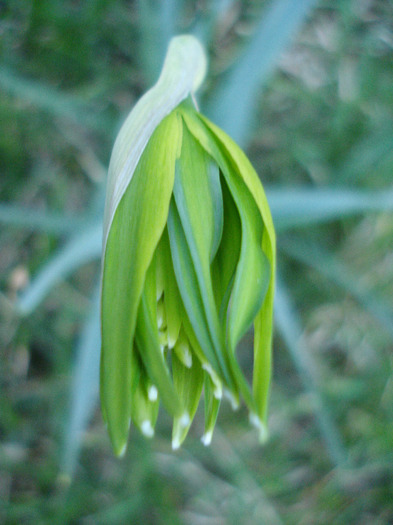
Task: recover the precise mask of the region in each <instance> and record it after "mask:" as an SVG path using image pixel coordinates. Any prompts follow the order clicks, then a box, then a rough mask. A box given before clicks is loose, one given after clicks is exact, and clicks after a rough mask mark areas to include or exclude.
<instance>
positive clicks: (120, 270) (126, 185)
mask: <svg viewBox="0 0 393 525" xmlns="http://www.w3.org/2000/svg"><path fill="white" fill-rule="evenodd" d="M205 69H206V60H205V57H204V54H203V50H202V48H201V46H200V44H199V43H198V42H197V41H196V39H194V38H193V37H190V36H181V37H176V38H175V39H173V40H172V42H171V44H170V47H169V50H168V55H167V58H166V61H165V63H164V68H163V72H162V74H161V76H160V79H159V81H158V82H157V84H156V86H155V87H153V88H152V89H151V90H150V91H149V92H148V93H147V94H146V95H145V96H144V97H143V98H142V99H141V100H140V102H139V103H138V104H137V105H136V107H135V108H134V110H133V111H132V112H131V114H130V116H129V117H128V119H127V120H126V122H125V124H124V125H123V128H122V129H121V131H120V133H119V136H118V138H117V140H116V143H115V146H114V150H113V153H112V157H111V162H110V167H109V181H108V190H107V201H106V212H105V221H104V248H103V263H102V293H101V297H102V303H101V306H102V308H101V324H102V353H101V402H102V409H103V414H104V418H105V420H106V422H107V425H108V430H109V435H110V438H111V441H112V445H113V447H114V450H115V452H116V453H117V454H119V455H120V454H122V453H123V452H124V450H125V448H126V443H127V439H128V433H129V425H130V422H131V421H133V423H134V424H135V425H136V426H137V427H138V428H139V430H140V431H141V432H142V433H143V434H144V435H145V436H147V437H151V436H152V435H153V434H154V427H155V423H156V419H157V414H158V406H159V403H162V405H163V406H164V407H165V409H166V410H167V411H168V412H169V413H170V414H171V416H172V417H173V435H172V446H173V448H174V449H176V448H178V447H179V446H180V444H181V443H182V441H183V440H184V438H185V437H186V435H187V432H188V429H189V427H190V425H191V422H192V419H193V417H194V415H195V412H196V409H197V407H198V404H199V401H200V398H201V396H202V395H203V397H204V409H205V433H204V435H203V437H202V441H203V443H204V444H206V445H207V444H209V443H210V441H211V439H212V435H213V429H214V425H215V422H216V418H217V413H218V409H219V405H220V402H221V398H222V397H223V394H224V395H225V396H226V397H228V398H229V399H230V401H231V403H232V405H233V407H234V408H236V407H237V406H239V404H240V402H241V400H243V401H244V402H245V404H246V406H247V408H248V410H249V413H250V421H251V422H252V423H253V424H255V425H256V426H257V427H258V429H259V432H260V436H261V439H263V438H264V436H265V435H266V426H265V423H266V414H267V398H268V389H269V380H270V368H271V340H272V307H273V294H274V271H275V234H274V228H273V222H272V218H271V215H270V211H269V207H268V204H267V201H266V197H265V194H264V191H263V188H262V185H261V183H260V180H259V178H258V176H257V174H256V173H255V171H254V169H253V168H252V166H251V164H250V163H249V161H248V160H247V158H246V156H245V155H244V153H243V152H242V151H241V150H240V148H239V147H238V146H237V145H236V144H235V143H234V142H233V141H232V140H231V139H230V138H229V137H228V136H227V135H226V134H225V133H224V132H223V131H222V130H220V129H219V128H217V127H216V126H215V125H214V124H212V123H211V122H210V121H208V120H207V119H206V118H205V117H203V116H202V115H201V114H200V113H199V112H198V111H196V109H195V108H194V105H193V103H192V95H193V92H194V91H195V90H196V89H197V88H198V86H199V84H200V83H201V82H202V80H203V76H204V74H205ZM252 323H254V367H253V378H252V387H250V386H249V384H248V381H247V380H246V378H245V376H244V373H243V371H242V370H241V368H240V366H239V363H238V361H237V358H236V347H237V345H238V343H239V341H240V339H241V338H242V337H243V336H244V334H245V333H246V331H247V330H248V329H249V328H250V326H251V325H252Z"/></svg>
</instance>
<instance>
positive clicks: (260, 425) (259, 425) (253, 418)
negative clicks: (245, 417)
mask: <svg viewBox="0 0 393 525" xmlns="http://www.w3.org/2000/svg"><path fill="white" fill-rule="evenodd" d="M249 419H250V423H251V425H252V426H254V427H255V428H256V429H257V430H258V432H259V441H260V443H265V442H266V441H267V438H268V431H267V427H266V425H265V423H264V422H263V421H262V420H261V419H260V418H259V417H258V416H257V415H256V414H254V413H250V416H249Z"/></svg>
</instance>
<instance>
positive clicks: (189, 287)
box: [168, 199, 220, 373]
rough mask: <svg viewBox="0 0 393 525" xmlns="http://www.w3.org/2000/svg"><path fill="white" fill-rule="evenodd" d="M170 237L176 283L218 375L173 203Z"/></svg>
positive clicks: (169, 222)
mask: <svg viewBox="0 0 393 525" xmlns="http://www.w3.org/2000/svg"><path fill="white" fill-rule="evenodd" d="M168 233H169V240H170V246H171V254H172V260H173V267H174V271H175V275H176V281H177V284H178V287H179V291H180V295H181V298H182V300H183V304H184V309H185V310H186V312H187V316H188V319H189V323H190V325H191V326H192V329H193V331H194V332H195V334H198V336H197V337H198V341H199V344H200V347H201V349H202V352H203V358H204V359H205V360H207V361H208V362H210V363H211V365H212V367H213V368H214V370H215V372H216V373H219V371H220V367H219V363H218V360H217V357H216V354H215V352H214V347H213V342H212V339H211V335H210V332H209V328H208V325H207V320H206V315H205V310H204V307H203V302H202V297H201V293H200V290H199V287H198V279H197V276H196V273H195V270H194V266H193V262H192V258H191V254H190V250H189V248H188V245H187V241H186V237H185V234H184V231H183V228H182V224H181V222H180V217H179V212H178V210H177V207H176V203H175V202H174V200H173V199H172V201H171V205H170V208H169V215H168ZM184 321H186V320H183V322H184ZM187 335H188V334H187Z"/></svg>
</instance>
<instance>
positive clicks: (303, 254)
mask: <svg viewBox="0 0 393 525" xmlns="http://www.w3.org/2000/svg"><path fill="white" fill-rule="evenodd" d="M280 246H281V249H283V250H284V251H285V253H287V254H288V255H290V256H291V257H294V258H295V259H296V260H298V261H300V262H302V263H304V264H307V265H308V266H310V267H312V268H315V269H316V270H318V271H319V272H321V273H322V274H323V275H325V276H326V277H327V278H328V279H331V280H332V281H334V282H335V283H336V284H338V285H339V286H341V287H342V288H344V290H346V291H348V292H349V293H350V294H351V295H352V296H353V297H355V299H357V300H358V302H359V303H360V304H362V305H363V307H364V308H365V309H366V310H367V311H368V312H370V314H371V315H373V316H374V317H375V319H377V321H379V323H380V324H381V326H383V327H384V328H385V330H386V331H387V333H389V334H390V335H391V336H392V337H393V315H392V313H391V306H390V305H389V304H387V303H385V302H384V301H383V300H382V299H381V298H377V297H375V296H374V295H373V294H372V293H370V291H368V290H366V289H364V287H363V286H362V285H361V280H360V278H359V275H356V274H354V273H353V272H352V271H350V269H349V268H348V267H347V265H345V264H344V263H342V262H340V261H339V260H338V259H337V258H336V257H335V256H334V255H332V254H330V253H328V252H327V251H326V250H324V249H323V248H322V247H321V246H318V245H317V244H316V243H312V244H311V243H309V242H307V241H305V240H300V239H289V238H286V239H283V240H282V241H281V242H280Z"/></svg>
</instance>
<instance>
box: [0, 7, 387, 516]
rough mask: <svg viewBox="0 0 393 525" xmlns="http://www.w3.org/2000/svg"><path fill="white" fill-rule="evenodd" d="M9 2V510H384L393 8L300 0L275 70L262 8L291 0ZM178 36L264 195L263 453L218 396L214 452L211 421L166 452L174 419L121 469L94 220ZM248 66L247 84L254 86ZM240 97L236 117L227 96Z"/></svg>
mask: <svg viewBox="0 0 393 525" xmlns="http://www.w3.org/2000/svg"><path fill="white" fill-rule="evenodd" d="M3 4H4V5H2V6H1V7H0V10H1V11H0V31H1V35H2V37H1V42H0V59H1V68H0V94H1V96H0V121H1V131H2V132H1V133H0V159H1V164H2V169H1V177H0V222H1V229H0V316H1V317H0V348H1V352H0V388H1V395H0V414H1V417H0V500H1V501H2V504H1V506H0V521H1V522H4V523H6V524H19V523H48V524H49V523H50V524H52V523H103V524H106V523H113V524H116V523H118V524H123V523H151V524H157V523H187V524H188V523H190V524H194V523H195V524H200V523H206V524H209V525H210V524H212V525H216V524H221V523H234V524H235V523H236V524H237V523H251V524H253V523H257V524H258V523H267V524H269V525H270V524H275V523H277V524H278V523H288V524H298V523H302V525H303V524H310V525H315V524H321V525H323V524H326V523H333V524H342V523H349V524H356V525H357V524H366V523H367V524H368V523H373V524H377V525H384V524H387V523H389V522H391V521H392V520H393V504H392V493H393V475H392V472H393V468H392V467H393V438H392V436H393V409H392V407H393V379H392V358H391V349H392V339H393V335H392V319H393V301H392V293H393V264H392V261H393V250H392V242H391V239H392V237H393V217H392V207H393V199H392V182H391V181H392V177H391V174H392V171H393V153H392V151H393V150H392V136H393V135H392V131H393V129H392V124H391V122H392V117H393V95H392V93H393V92H392V89H391V86H392V81H393V50H392V37H391V33H392V21H393V4H392V2H391V1H389V0H370V1H369V2H352V1H350V0H343V1H340V2H338V1H328V0H321V1H320V2H317V3H316V4H315V5H314V6H313V8H312V9H311V4H312V2H304V4H303V3H302V2H298V5H300V4H302V5H303V7H304V8H305V9H306V8H307V9H308V11H307V13H308V15H307V17H306V18H305V20H302V25H301V29H300V32H298V33H297V36H296V38H295V40H292V41H289V36H290V33H291V31H294V30H295V29H296V27H292V26H291V27H290V24H282V23H278V25H277V29H276V30H275V31H274V32H273V34H274V35H275V41H274V42H272V50H273V51H274V50H276V51H274V53H275V54H274V53H273V51H271V52H272V53H273V58H272V59H271V62H269V60H267V58H266V56H265V60H260V57H263V56H264V55H263V53H264V49H265V46H264V42H265V41H264V34H267V35H269V34H271V33H269V31H268V29H269V28H267V29H266V20H271V18H269V16H271V17H272V16H273V15H272V13H273V14H274V13H275V12H280V9H284V10H285V9H290V8H291V2H289V0H280V1H271V2H267V1H266V2H264V1H260V2H239V3H236V2H227V3H226V2H222V3H220V2H212V3H209V2H207V3H205V4H203V5H202V4H201V6H200V7H198V8H197V7H195V3H194V2H188V1H183V2H181V1H180V0H178V1H174V0H172V1H170V2H165V3H164V2H162V3H161V2H154V1H152V0H149V1H148V2H142V1H141V2H120V1H119V2H115V1H109V0H107V1H105V0H90V1H87V2H71V1H67V2H62V1H60V0H46V1H41V2H33V1H26V2H10V3H3ZM270 6H273V8H272V10H269V9H270ZM275 9H276V11H275ZM178 10H180V11H178ZM284 12H285V11H284ZM288 12H289V11H288ZM305 12H306V11H305ZM157 13H158V14H157ZM174 13H175V14H176V15H174ZM178 13H180V14H178ZM268 13H270V15H269V16H268ZM262 16H264V20H265V24H264V23H263V22H260V20H261V17H262ZM277 16H278V15H277ZM157 18H158V22H157ZM164 19H165V20H166V23H165V24H160V23H159V21H160V20H164ZM299 23H300V21H299ZM162 26H165V27H162ZM157 27H158V28H159V29H157ZM171 27H174V29H175V31H176V32H188V31H192V32H194V31H195V32H197V33H198V34H199V35H203V36H204V39H205V42H206V45H207V47H208V50H209V55H210V76H209V77H208V80H207V82H206V84H205V87H204V92H203V93H202V94H201V100H200V102H201V107H204V108H206V110H207V111H208V112H209V113H210V115H213V117H214V114H215V111H216V112H218V113H220V111H221V112H222V111H224V114H223V116H222V121H221V124H222V125H223V126H226V127H227V129H232V130H233V133H234V134H235V135H236V134H237V133H238V134H239V135H238V137H237V138H238V139H239V140H240V141H241V142H243V144H245V145H247V149H248V153H249V156H250V158H251V160H252V161H253V164H254V166H255V167H256V170H257V172H258V173H259V175H260V176H261V179H262V181H263V183H264V185H265V186H266V189H267V193H268V196H270V199H271V206H272V210H273V214H274V217H275V220H276V225H277V229H278V248H279V255H278V257H279V274H280V281H279V284H280V288H279V292H280V293H279V295H278V299H279V300H278V301H277V302H276V310H277V312H276V328H277V330H276V337H275V353H274V356H275V362H274V368H275V371H274V381H273V388H272V395H271V408H270V421H269V428H270V439H269V441H268V443H267V444H266V445H265V446H264V447H260V446H259V445H258V443H257V437H256V433H255V431H253V430H252V429H251V428H250V427H249V425H248V422H247V416H246V412H245V410H244V409H240V411H239V412H238V413H233V412H232V410H231V409H230V407H229V406H227V405H226V404H224V405H223V410H222V413H220V416H219V420H218V429H217V433H216V434H215V436H214V438H213V442H212V445H211V447H210V448H205V447H203V445H202V444H201V443H200V441H199V437H200V435H201V434H202V432H203V414H202V413H197V416H196V420H195V424H194V426H193V428H192V429H191V432H190V437H189V438H188V439H187V441H186V442H185V444H184V446H183V447H182V449H181V450H180V451H179V452H178V453H173V452H172V451H171V448H170V421H169V419H167V418H166V416H165V414H164V413H162V414H161V415H160V418H159V423H158V428H157V432H156V434H157V435H156V437H155V438H154V440H153V441H147V440H145V439H143V438H141V437H140V436H139V435H138V433H137V430H136V429H133V430H132V431H131V441H130V446H129V450H128V452H127V455H126V457H125V458H124V459H122V460H118V459H116V458H114V456H113V454H112V452H111V449H110V445H109V439H108V437H107V434H106V430H105V428H104V425H103V423H102V418H101V414H100V412H99V409H98V405H97V402H96V392H97V386H98V385H97V384H96V382H95V378H96V376H95V374H96V369H94V366H92V363H93V364H96V365H98V361H97V360H98V354H97V350H98V339H97V337H98V336H97V330H96V326H97V325H96V323H97V314H96V311H95V309H94V304H96V303H94V296H95V294H96V292H95V290H96V282H97V275H98V271H99V261H98V258H99V243H98V241H94V238H93V236H92V234H91V233H89V231H90V232H92V231H97V228H99V223H100V220H101V219H102V207H103V194H104V182H105V180H104V179H105V171H106V166H107V165H108V162H109V155H110V151H111V147H112V144H113V139H114V136H115V134H116V131H117V130H118V129H119V126H120V123H121V121H122V119H124V117H125V115H126V114H127V112H128V111H129V109H130V107H131V106H132V105H133V104H134V102H135V100H136V99H137V98H138V97H139V96H140V94H141V93H143V91H144V90H145V89H147V88H148V87H149V85H151V83H152V82H153V81H154V80H155V78H156V76H157V74H158V71H159V68H160V64H161V60H162V56H163V54H164V51H165V50H164V47H165V45H164V43H165V42H166V41H167V39H168V38H169V36H170V31H171ZM299 27H300V26H299ZM160 28H161V29H162V32H160ZM264 31H265V33H264ZM261 35H262V36H261ZM270 38H271V37H270ZM261 42H262V43H261ZM257 44H258V45H257ZM284 45H286V52H285V54H284V56H282V55H279V54H277V53H278V51H279V50H280V49H281V47H280V46H284ZM279 58H280V59H279ZM250 64H251V66H250ZM246 66H247V67H251V71H252V73H253V74H252V75H251V76H249V75H246V79H244V82H246V81H247V78H248V79H249V82H250V83H251V82H252V83H253V85H252V86H248V87H247V89H244V90H242V89H241V83H240V88H239V78H241V77H239V75H240V73H239V71H240V72H241V71H242V70H244V69H242V68H245V69H246V70H247V67H246ZM251 77H252V78H251ZM231 93H232V94H231ZM241 96H244V97H245V98H246V100H244V101H243V102H242V103H243V104H244V107H245V108H246V109H245V110H244V111H245V113H244V115H245V117H244V121H242V122H241V123H240V121H239V120H238V118H237V117H236V118H235V117H234V115H235V113H234V112H233V113H232V112H231V106H234V100H235V101H236V99H239V97H241ZM220 104H223V106H222V107H226V108H227V109H224V110H222V109H220ZM214 108H216V109H214ZM228 108H229V109H228ZM251 117H253V118H251ZM217 119H219V116H218V117H217ZM89 228H92V230H89ZM84 235H86V236H87V238H88V239H90V240H91V241H92V242H91V245H89V244H88V243H86V242H85V241H83V239H84V237H83V236H84ZM78 239H79V244H78V242H77V241H78ZM81 247H82V248H83V250H84V251H83V250H81ZM67 250H68V251H67ZM89 250H90V251H89ZM64 254H65V255H64ZM67 254H68V255H67ZM67 257H68V258H67ZM78 257H79V259H78ZM28 280H30V285H29V284H27V281H28ZM15 302H16V304H17V305H18V307H19V313H18V312H16V311H15V308H14V304H15ZM22 314H23V315H22ZM250 344H251V336H247V337H246V338H245V339H244V342H243V343H242V345H241V349H240V351H241V357H240V360H241V363H242V365H243V366H244V368H245V370H246V372H247V371H248V372H249V371H250V370H251V359H250V353H249V349H250ZM79 438H80V439H79ZM67 476H68V478H67ZM69 476H71V478H70V477H69Z"/></svg>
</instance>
